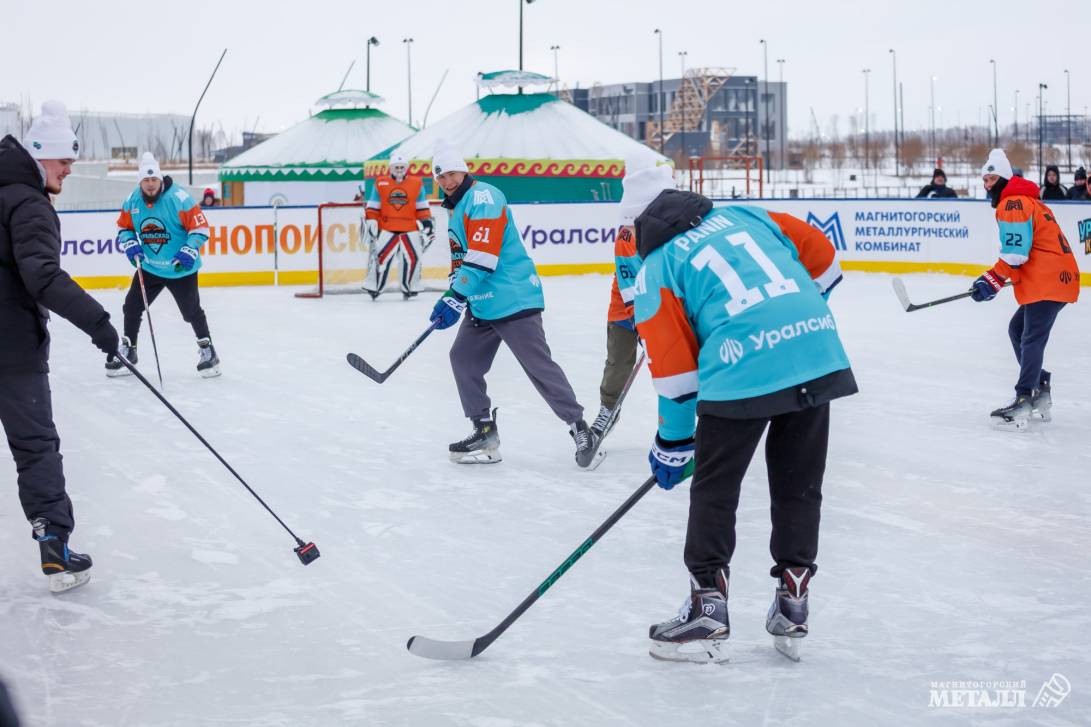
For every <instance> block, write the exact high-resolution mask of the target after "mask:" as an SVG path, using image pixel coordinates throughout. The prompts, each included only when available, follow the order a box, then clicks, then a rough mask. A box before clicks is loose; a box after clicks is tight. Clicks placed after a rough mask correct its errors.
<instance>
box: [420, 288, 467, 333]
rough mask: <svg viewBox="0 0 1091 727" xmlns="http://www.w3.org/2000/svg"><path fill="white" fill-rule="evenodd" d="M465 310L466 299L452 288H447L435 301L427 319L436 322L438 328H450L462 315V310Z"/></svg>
mask: <svg viewBox="0 0 1091 727" xmlns="http://www.w3.org/2000/svg"><path fill="white" fill-rule="evenodd" d="M464 310H466V299H465V298H463V297H462V296H461V295H459V294H458V293H456V292H455V291H453V290H448V291H447V292H446V293H444V294H443V297H442V298H440V299H439V300H437V301H436V305H435V307H434V308H432V315H430V316H429V317H428V320H430V321H432V322H433V323H435V324H436V328H437V329H438V330H441V331H442V330H443V329H444V328H450V327H451V326H453V325H454V324H456V323H458V319H459V318H461V317H462V311H464Z"/></svg>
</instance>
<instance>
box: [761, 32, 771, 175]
mask: <svg viewBox="0 0 1091 727" xmlns="http://www.w3.org/2000/svg"><path fill="white" fill-rule="evenodd" d="M758 42H759V43H761V54H762V59H763V61H762V62H763V63H764V67H765V93H764V94H763V95H762V96H761V99H762V101H763V103H764V104H765V113H763V114H762V120H761V123H762V130H761V131H762V136H763V137H765V183H766V184H768V183H769V167H771V166H772V159H771V157H770V155H769V44H768V43H766V42H765V38H762V39H761V40H759V41H758Z"/></svg>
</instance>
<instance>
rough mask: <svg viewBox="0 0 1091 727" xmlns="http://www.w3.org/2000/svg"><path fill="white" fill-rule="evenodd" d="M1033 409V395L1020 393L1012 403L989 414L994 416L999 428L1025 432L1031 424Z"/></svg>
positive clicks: (994, 421)
mask: <svg viewBox="0 0 1091 727" xmlns="http://www.w3.org/2000/svg"><path fill="white" fill-rule="evenodd" d="M1033 411H1034V405H1033V403H1032V400H1031V397H1030V396H1028V395H1027V394H1018V395H1017V396H1016V397H1015V399H1014V400H1012V402H1011V403H1010V404H1008V405H1007V406H1002V407H1000V408H999V409H995V410H994V411H993V413H992V414H990V415H989V416H991V417H992V420H993V424H995V425H996V427H997V429H1007V430H1011V431H1017V432H1025V431H1027V428H1028V427H1029V426H1030V416H1031V413H1032V412H1033Z"/></svg>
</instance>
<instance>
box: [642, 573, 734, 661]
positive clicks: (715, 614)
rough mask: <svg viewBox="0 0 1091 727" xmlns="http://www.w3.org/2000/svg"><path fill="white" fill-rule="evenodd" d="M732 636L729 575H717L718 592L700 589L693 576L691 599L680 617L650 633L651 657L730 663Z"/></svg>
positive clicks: (716, 589) (657, 626)
mask: <svg viewBox="0 0 1091 727" xmlns="http://www.w3.org/2000/svg"><path fill="white" fill-rule="evenodd" d="M730 635H731V624H730V622H729V621H728V617H727V574H726V573H724V571H722V570H720V571H718V572H717V573H716V587H715V588H701V586H700V585H699V584H698V583H697V581H696V580H695V579H694V578H693V576H690V595H689V598H688V599H686V602H685V603H683V604H682V608H681V609H679V611H678V615H677V616H675V617H674V618H672V619H671V620H670V621H664V622H663V623H660V624H656V625H655V626H652V627H651V628H650V629H648V636H649V638H651V647H650V648H649V649H648V653H649V654H651V656H652V657H653V658H655V659H661V660H663V661H692V662H696V663H698V664H707V663H713V664H718V663H720V662H724V661H727V659H728V654H727V639H728V637H729V636H730Z"/></svg>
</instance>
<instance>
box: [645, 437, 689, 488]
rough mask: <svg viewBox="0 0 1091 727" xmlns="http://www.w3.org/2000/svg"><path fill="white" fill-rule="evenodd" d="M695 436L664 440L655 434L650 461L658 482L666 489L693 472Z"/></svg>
mask: <svg viewBox="0 0 1091 727" xmlns="http://www.w3.org/2000/svg"><path fill="white" fill-rule="evenodd" d="M693 451H694V441H693V437H690V438H689V439H682V440H679V441H664V440H662V439H660V438H659V435H658V434H656V435H655V441H654V442H652V450H651V452H649V453H648V463H649V464H650V465H651V466H652V474H653V475H655V479H656V482H657V483H658V485H659V486H660V487H662V488H663V489H664V490H669V489H671V488H672V487H674V486H675V485H677V484H678V483H679V482H681V481H682V480H684V479H686V478H688V477H689V476H690V475H692V474H693V467H694V462H693Z"/></svg>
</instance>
